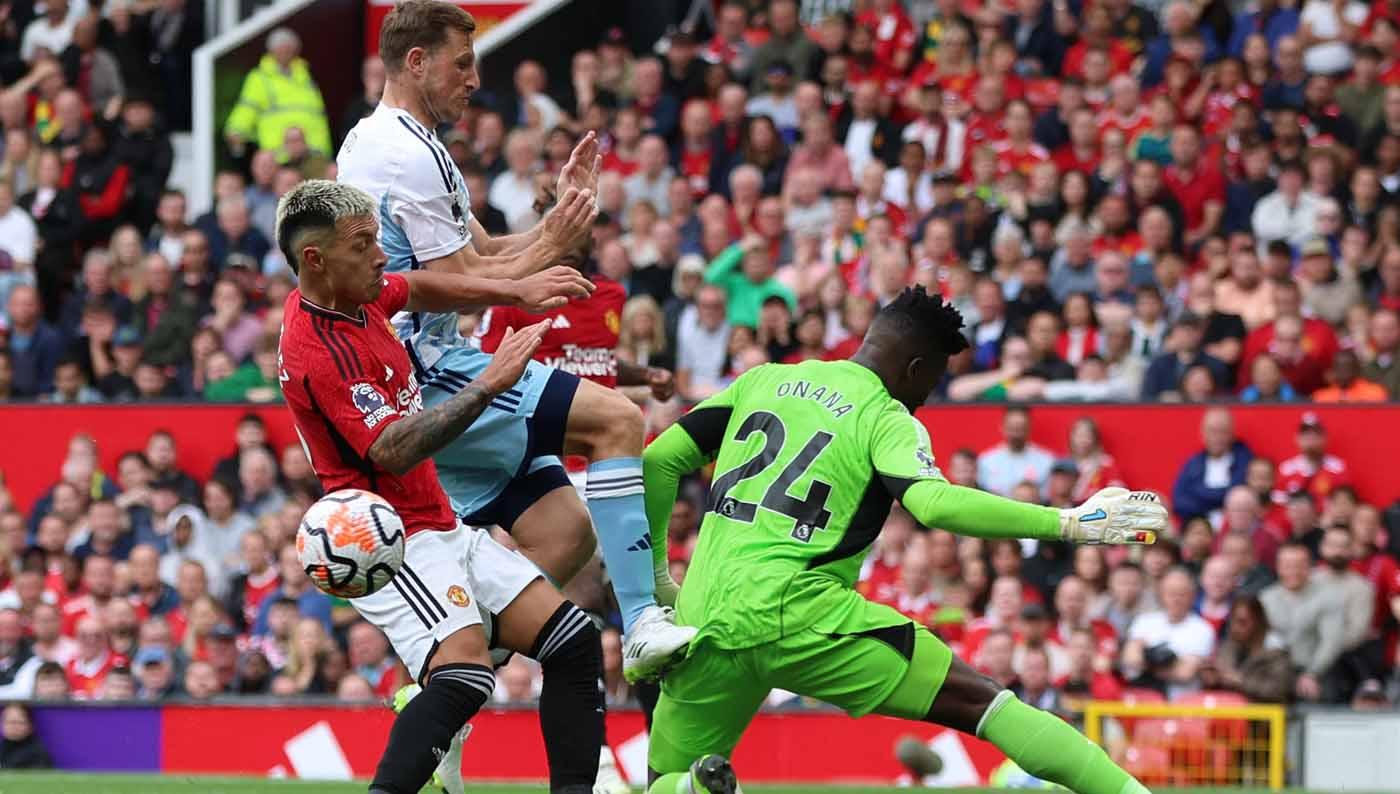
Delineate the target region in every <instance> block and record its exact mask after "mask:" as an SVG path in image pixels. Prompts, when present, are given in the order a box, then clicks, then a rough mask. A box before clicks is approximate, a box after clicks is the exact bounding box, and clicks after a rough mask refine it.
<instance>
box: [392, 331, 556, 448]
mask: <svg viewBox="0 0 1400 794" xmlns="http://www.w3.org/2000/svg"><path fill="white" fill-rule="evenodd" d="M548 329H549V321H548V320H544V321H542V322H538V323H535V324H534V325H532V326H529V327H527V328H525V329H523V330H520V331H516V330H510V331H507V332H506V336H505V339H504V340H502V342H501V346H500V347H499V348H497V349H496V354H495V356H493V357H492V359H491V363H490V364H489V365H488V366H487V367H486V370H485V371H484V372H482V373H481V375H480V377H478V378H477V379H476V380H474V381H472V382H471V383H470V384H469V385H468V386H467V387H466V388H465V389H463V390H461V391H459V392H457V393H456V394H454V395H453V396H452V397H451V398H450V399H449V400H447V402H444V403H439V404H438V405H435V406H433V407H432V408H429V409H427V410H424V411H420V412H418V413H416V414H413V415H412V416H406V417H403V418H401V419H398V420H395V421H394V422H392V423H390V424H389V426H388V427H386V428H385V429H384V432H382V433H380V434H379V438H377V439H375V440H374V443H373V444H371V445H370V448H369V458H370V460H372V461H374V462H375V463H376V464H378V465H380V466H382V467H384V468H386V469H388V470H389V471H391V472H393V473H394V474H395V475H403V474H407V473H408V472H409V471H410V470H412V469H413V467H414V466H417V465H418V464H420V463H422V462H423V461H425V460H427V459H428V458H430V457H432V456H433V455H434V454H435V453H436V452H437V451H438V450H440V449H442V448H443V447H445V446H447V445H448V444H449V443H451V442H452V440H453V439H455V438H457V436H460V435H461V434H462V432H463V431H465V430H466V429H467V428H468V427H471V424H472V422H474V421H476V418H477V417H478V416H481V412H482V411H485V410H486V406H488V405H490V404H491V401H492V400H494V399H495V398H496V396H497V395H499V394H501V393H502V392H504V391H505V390H506V389H509V388H510V387H511V386H513V385H515V382H516V381H518V380H520V376H521V374H522V373H524V371H525V366H526V364H528V363H529V361H530V357H531V356H533V355H534V354H535V350H536V349H537V348H539V346H540V339H541V338H542V337H543V336H544V333H545V331H547V330H548Z"/></svg>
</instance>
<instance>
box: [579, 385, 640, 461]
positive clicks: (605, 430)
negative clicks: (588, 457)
mask: <svg viewBox="0 0 1400 794" xmlns="http://www.w3.org/2000/svg"><path fill="white" fill-rule="evenodd" d="M597 405H598V408H597V410H598V411H599V413H600V414H601V415H600V417H599V418H600V419H601V426H600V427H599V428H598V432H597V433H595V434H594V439H593V443H592V447H593V455H592V458H593V459H594V460H606V459H607V458H620V457H634V456H637V455H640V454H642V440H643V437H644V435H645V427H646V423H645V420H644V419H643V418H642V409H641V408H640V407H638V406H637V404H636V403H634V402H632V401H631V400H629V399H627V397H625V396H624V395H623V394H622V393H621V392H615V391H609V392H607V396H606V397H605V398H603V399H601V400H599V401H598V403H597Z"/></svg>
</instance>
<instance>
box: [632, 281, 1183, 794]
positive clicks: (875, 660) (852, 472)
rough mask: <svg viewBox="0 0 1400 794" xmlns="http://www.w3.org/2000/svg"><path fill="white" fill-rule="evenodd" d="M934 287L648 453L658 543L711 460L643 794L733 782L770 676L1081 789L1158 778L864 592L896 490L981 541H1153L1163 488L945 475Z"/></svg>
mask: <svg viewBox="0 0 1400 794" xmlns="http://www.w3.org/2000/svg"><path fill="white" fill-rule="evenodd" d="M961 327H962V317H961V316H960V315H959V314H958V312H957V311H956V310H954V309H953V308H952V307H951V306H948V305H945V304H944V303H943V302H942V301H941V300H940V299H939V298H937V297H933V296H929V295H928V294H926V293H925V292H924V290H923V288H922V287H915V288H913V289H910V290H905V291H904V292H903V293H902V294H901V295H900V296H899V297H898V298H897V299H896V300H895V301H893V302H892V303H890V304H889V305H888V306H886V307H885V308H884V309H881V310H880V313H879V315H878V316H877V317H876V318H875V321H874V323H873V324H872V325H871V327H870V330H869V332H868V333H867V334H866V336H865V340H864V343H863V344H862V346H861V348H860V350H858V351H857V352H856V354H855V355H854V356H853V357H852V359H851V360H849V361H833V362H820V361H808V362H805V363H802V364H797V365H791V366H782V365H768V366H763V367H758V368H756V369H754V370H751V371H749V372H748V373H746V374H745V375H744V376H743V377H741V378H739V380H738V381H736V382H735V383H734V384H733V385H731V386H730V387H729V388H728V389H726V390H724V391H723V392H721V393H719V394H717V395H715V396H714V397H711V398H710V399H708V400H706V401H705V402H703V403H701V404H700V405H699V406H697V407H696V408H695V410H693V411H691V412H690V413H689V414H687V415H686V416H685V417H683V418H682V419H681V420H680V422H679V423H677V424H676V425H675V426H673V427H671V428H670V429H668V430H667V431H666V432H665V433H663V434H662V435H661V436H660V437H659V438H657V439H656V441H655V442H653V443H652V445H651V446H650V447H649V448H648V449H647V450H646V454H645V456H644V459H643V470H644V477H645V483H646V501H647V516H648V519H649V520H650V523H651V532H652V538H653V546H654V549H655V551H656V553H658V554H664V553H665V552H664V539H665V532H666V522H667V518H668V517H669V516H670V513H671V505H672V503H673V502H674V501H675V498H676V489H677V485H678V483H679V481H680V478H681V477H682V476H683V475H685V474H687V473H689V472H692V471H695V470H696V469H698V468H700V467H701V466H702V465H704V464H705V463H707V462H709V461H711V460H715V461H716V467H715V479H714V482H713V484H712V486H711V491H710V499H709V503H708V505H707V510H706V515H705V520H704V524H703V525H702V528H701V532H700V540H699V545H698V546H697V548H696V550H695V556H694V559H693V560H692V561H691V567H690V570H689V571H688V573H687V575H686V577H685V584H684V586H683V587H682V588H681V591H680V596H679V599H678V601H677V604H676V617H677V623H678V624H680V625H686V626H694V627H696V628H697V629H698V630H699V633H698V634H697V636H696V638H695V640H694V641H693V642H692V643H691V646H690V653H689V656H688V658H687V659H686V660H685V661H683V662H681V663H680V664H679V665H678V666H676V667H675V668H674V669H673V670H672V671H671V672H670V673H669V675H667V677H666V678H665V679H664V681H663V684H662V693H661V701H660V703H658V704H657V707H656V713H655V718H654V725H653V732H652V734H651V748H650V757H649V766H650V767H651V775H652V784H651V787H650V789H649V791H650V792H651V794H702V793H708V794H721V793H723V794H729V792H733V791H734V790H735V787H736V785H737V784H736V782H735V775H734V771H733V769H732V767H731V766H730V764H729V762H728V760H727V757H728V756H729V755H730V754H731V753H732V751H733V749H734V746H735V745H736V744H737V743H738V741H739V737H740V735H741V734H742V733H743V732H744V729H745V728H746V727H747V726H748V724H749V722H750V721H751V720H752V718H753V715H754V713H755V712H756V711H757V710H758V707H759V705H760V704H761V703H762V702H763V699H764V697H765V696H767V694H768V691H769V690H770V689H771V688H774V687H777V688H781V689H785V690H788V691H791V692H795V693H797V694H800V695H805V696H808V697H813V698H817V699H820V700H824V701H826V702H828V703H831V704H833V705H836V706H839V707H841V708H842V709H845V710H846V711H847V712H849V713H850V714H851V715H852V716H854V717H860V716H863V715H866V714H885V715H891V716H895V717H903V718H905V719H911V720H924V721H927V722H934V723H938V724H940V725H946V726H949V727H951V728H955V729H957V730H960V731H963V732H965V733H970V734H973V735H975V736H977V737H979V738H981V739H985V740H987V741H989V742H991V743H992V744H995V745H996V746H997V747H998V748H1000V749H1001V750H1002V751H1003V752H1005V753H1006V755H1007V756H1008V757H1009V758H1011V760H1013V761H1015V762H1016V763H1017V764H1019V765H1020V766H1021V768H1022V769H1024V770H1026V771H1027V772H1029V773H1030V774H1033V775H1035V776H1036V777H1038V778H1040V779H1042V780H1047V781H1050V782H1054V783H1058V784H1061V785H1063V786H1065V787H1067V788H1069V789H1071V790H1073V791H1076V792H1079V794H1138V793H1141V792H1146V791H1147V789H1146V788H1144V787H1143V786H1142V784H1141V783H1139V782H1137V781H1136V780H1134V779H1133V778H1132V776H1131V775H1129V774H1128V773H1127V772H1125V771H1123V770H1122V769H1121V768H1119V767H1118V766H1117V765H1116V764H1114V763H1113V762H1112V761H1110V760H1109V758H1108V756H1107V755H1105V754H1104V752H1103V750H1101V749H1100V748H1099V747H1098V746H1097V745H1094V744H1092V743H1090V742H1089V741H1088V740H1087V739H1085V738H1084V737H1083V736H1082V735H1081V734H1080V733H1078V732H1077V731H1076V730H1075V729H1074V728H1072V727H1071V726H1070V725H1068V724H1067V723H1065V722H1063V721H1062V720H1060V719H1059V718H1058V717H1055V716H1054V715H1051V714H1049V713H1047V712H1044V711H1040V710H1039V709H1035V708H1032V707H1031V706H1028V705H1026V704H1024V703H1022V702H1020V701H1019V700H1017V699H1016V697H1015V695H1013V694H1012V693H1011V692H1010V691H1008V690H1005V689H1002V688H1001V687H1000V686H998V685H997V684H996V683H995V682H993V681H992V680H991V679H989V678H987V677H985V676H983V675H981V674H979V673H977V672H975V671H974V670H973V669H972V668H971V667H970V666H968V665H967V664H966V663H965V662H963V661H962V660H960V659H956V658H954V657H953V654H952V652H951V651H950V650H949V649H948V646H946V645H944V644H943V642H942V641H941V640H939V639H938V638H937V637H935V636H933V634H931V633H929V631H928V630H927V629H925V628H924V627H923V626H921V625H918V624H916V623H914V622H912V621H910V620H909V618H907V617H905V616H903V615H901V614H900V613H898V612H896V611H895V610H894V609H891V608H889V607H887V606H883V605H880V604H875V603H872V602H869V601H866V600H865V599H864V598H862V597H861V596H860V595H859V594H858V593H857V592H856V591H855V589H854V585H855V580H856V576H857V574H858V573H859V571H860V566H861V561H862V559H863V558H864V557H865V555H866V553H867V550H868V549H869V547H870V544H871V542H872V541H874V540H875V536H876V535H877V534H879V531H880V527H881V526H882V524H883V523H884V520H885V517H886V515H887V514H888V512H889V509H890V505H891V503H892V502H893V501H894V500H899V502H900V503H901V504H903V505H904V507H905V508H906V509H907V510H909V512H910V513H912V514H913V515H914V517H915V518H917V519H918V520H919V522H920V523H922V524H924V525H926V526H931V527H942V528H945V529H948V530H951V531H953V532H957V533H960V534H964V535H974V536H978V537H984V538H1019V537H1030V538H1040V539H1043V540H1070V541H1079V542H1085V543H1152V542H1153V541H1154V540H1155V539H1156V534H1155V533H1157V532H1159V531H1161V530H1162V529H1163V528H1164V527H1165V526H1166V521H1167V511H1166V508H1164V507H1163V506H1162V504H1161V502H1160V500H1159V499H1158V498H1157V496H1156V494H1153V493H1150V492H1146V491H1134V492H1131V493H1130V492H1128V491H1127V490H1124V489H1122V488H1109V489H1105V490H1102V491H1100V492H1098V493H1097V494H1095V495H1094V496H1093V497H1092V498H1091V499H1090V500H1089V501H1088V502H1087V503H1085V504H1084V505H1082V506H1080V507H1078V508H1075V509H1072V510H1056V509H1053V508H1048V507H1040V506H1037V505H1029V504H1023V503H1020V502H1013V501H1010V500H1007V499H1003V498H1001V497H998V496H994V495H992V494H988V493H984V492H982V491H978V490H974V489H970V488H962V487H959V486H956V485H952V484H950V483H948V482H947V480H945V479H944V478H943V475H942V473H940V472H939V470H938V468H937V467H936V466H935V465H934V460H933V454H932V451H931V449H930V443H929V437H928V432H927V431H926V430H925V429H924V427H923V425H922V424H920V423H919V421H918V420H916V419H915V418H914V417H913V416H912V415H911V413H910V412H911V410H912V409H914V408H915V407H917V406H920V405H923V403H924V401H925V400H927V399H928V396H929V394H930V393H932V392H933V390H934V388H935V387H936V386H937V385H938V383H939V381H940V380H941V379H942V377H943V374H944V370H945V369H946V367H947V364H948V357H949V356H950V355H954V354H956V353H958V352H961V351H962V350H964V349H965V348H966V347H967V342H966V340H965V339H964V338H963V335H962V333H961V331H960V328H961Z"/></svg>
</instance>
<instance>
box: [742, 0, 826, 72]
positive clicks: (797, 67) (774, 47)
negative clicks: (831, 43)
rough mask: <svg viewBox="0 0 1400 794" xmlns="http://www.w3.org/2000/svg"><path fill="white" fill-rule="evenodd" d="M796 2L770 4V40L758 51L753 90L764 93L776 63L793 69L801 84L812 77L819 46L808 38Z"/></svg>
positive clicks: (790, 0) (754, 58) (754, 68)
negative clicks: (766, 80) (814, 59)
mask: <svg viewBox="0 0 1400 794" xmlns="http://www.w3.org/2000/svg"><path fill="white" fill-rule="evenodd" d="M797 10H798V9H797V2H796V0H771V2H769V4H768V28H769V37H768V40H767V41H765V42H764V43H763V44H762V45H760V46H759V47H758V49H757V50H755V51H754V55H753V75H754V77H753V80H754V85H753V90H754V92H758V91H759V90H761V89H762V87H763V85H762V80H763V77H764V75H765V74H766V73H767V71H768V67H769V66H770V65H771V64H773V63H775V62H782V63H786V64H788V65H789V67H790V68H791V69H792V74H793V76H794V77H795V78H796V79H797V80H799V81H801V80H805V79H807V78H808V76H809V75H811V73H812V72H811V68H812V61H813V58H814V57H815V56H816V54H817V45H815V44H813V43H812V40H811V39H809V38H807V34H806V32H805V31H803V29H802V25H801V24H800V21H799V19H798V15H797Z"/></svg>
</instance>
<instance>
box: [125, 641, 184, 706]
mask: <svg viewBox="0 0 1400 794" xmlns="http://www.w3.org/2000/svg"><path fill="white" fill-rule="evenodd" d="M131 668H132V670H133V671H134V672H135V674H136V679H137V681H138V682H139V684H138V688H137V691H136V696H137V697H138V698H139V699H141V700H164V699H165V698H167V697H169V696H170V695H171V694H173V693H174V691H175V660H174V659H173V658H172V657H171V655H170V651H169V650H167V649H165V648H163V647H160V646H145V647H142V648H141V649H140V650H138V651H137V652H136V656H135V657H134V658H133V659H132V661H131Z"/></svg>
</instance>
